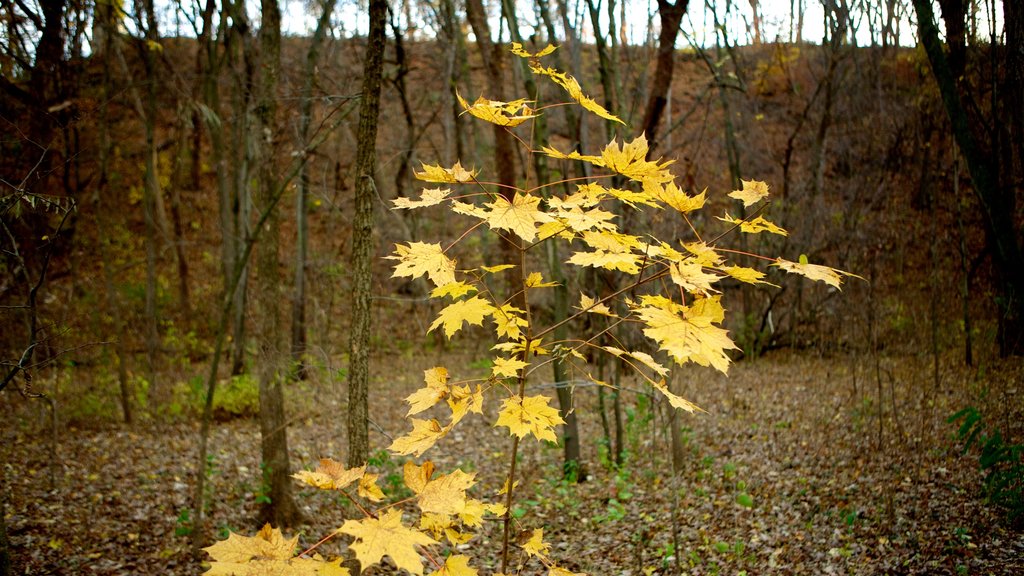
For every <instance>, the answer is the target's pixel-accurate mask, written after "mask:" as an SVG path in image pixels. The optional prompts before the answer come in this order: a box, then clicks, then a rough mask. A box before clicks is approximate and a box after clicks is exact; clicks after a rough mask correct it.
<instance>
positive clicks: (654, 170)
mask: <svg viewBox="0 0 1024 576" xmlns="http://www.w3.org/2000/svg"><path fill="white" fill-rule="evenodd" d="M601 159H602V160H603V161H604V165H605V167H606V168H608V169H609V170H612V171H615V172H618V173H619V174H622V175H623V176H625V177H626V178H629V179H630V180H636V181H637V182H643V183H645V184H647V185H649V184H655V183H657V184H661V183H666V182H671V181H672V173H671V172H669V171H668V170H666V169H665V168H666V167H667V166H668V165H669V164H671V163H672V161H671V160H670V161H667V162H662V163H661V164H659V163H658V162H656V161H655V162H652V161H649V160H647V138H646V137H645V136H644V135H643V134H641V135H639V136H637V137H636V138H634V139H633V141H632V142H628V143H626V142H623V144H622V146H621V147H620V146H619V144H618V142H616V141H615V140H612V141H611V142H610V143H609V144H608V145H607V146H605V147H604V150H602V151H601Z"/></svg>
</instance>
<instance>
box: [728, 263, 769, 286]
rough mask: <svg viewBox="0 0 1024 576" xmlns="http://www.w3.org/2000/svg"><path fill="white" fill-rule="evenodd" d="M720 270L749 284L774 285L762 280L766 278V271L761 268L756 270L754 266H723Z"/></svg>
mask: <svg viewBox="0 0 1024 576" xmlns="http://www.w3.org/2000/svg"><path fill="white" fill-rule="evenodd" d="M719 270H721V271H722V272H725V273H726V274H728V275H729V276H731V277H732V278H735V279H737V280H739V281H740V282H746V283H747V284H768V285H769V286H773V284H771V283H769V282H765V281H764V280H762V279H763V278H764V272H761V271H760V270H754V269H753V268H746V267H744V266H723V267H721V268H719Z"/></svg>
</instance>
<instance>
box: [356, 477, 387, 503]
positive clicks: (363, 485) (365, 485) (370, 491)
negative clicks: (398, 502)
mask: <svg viewBox="0 0 1024 576" xmlns="http://www.w3.org/2000/svg"><path fill="white" fill-rule="evenodd" d="M377 476H378V475H377V474H370V473H366V474H363V477H362V478H360V479H359V492H358V493H359V495H360V496H362V497H363V498H366V499H367V500H370V501H371V502H380V501H381V500H383V499H384V492H383V491H381V489H380V486H377Z"/></svg>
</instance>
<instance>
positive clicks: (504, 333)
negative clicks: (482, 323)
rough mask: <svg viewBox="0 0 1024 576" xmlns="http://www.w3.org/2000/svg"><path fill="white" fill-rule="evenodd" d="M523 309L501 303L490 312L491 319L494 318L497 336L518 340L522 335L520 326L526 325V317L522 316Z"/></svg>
mask: <svg viewBox="0 0 1024 576" xmlns="http://www.w3.org/2000/svg"><path fill="white" fill-rule="evenodd" d="M524 313H525V311H524V310H523V309H521V308H516V307H515V306H513V305H511V304H502V305H501V306H500V307H498V308H495V309H494V311H493V312H492V313H491V320H494V324H495V328H494V329H495V331H496V332H497V334H498V337H499V338H508V339H510V340H518V339H519V338H521V337H522V335H523V331H522V328H525V327H526V326H527V324H528V323H527V321H526V318H523V314H524Z"/></svg>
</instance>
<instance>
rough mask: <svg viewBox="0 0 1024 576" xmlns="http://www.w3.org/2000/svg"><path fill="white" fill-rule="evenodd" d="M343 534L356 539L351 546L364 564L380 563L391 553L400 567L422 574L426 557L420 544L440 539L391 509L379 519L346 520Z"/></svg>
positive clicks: (393, 559)
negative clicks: (419, 548)
mask: <svg viewBox="0 0 1024 576" xmlns="http://www.w3.org/2000/svg"><path fill="white" fill-rule="evenodd" d="M338 532H339V533H340V534H347V535H349V536H352V537H354V538H355V542H353V543H352V544H351V545H350V546H349V549H351V550H352V551H353V552H355V553H356V558H357V559H358V560H359V563H360V564H362V565H363V566H370V565H371V564H377V563H378V562H380V560H381V558H383V557H384V556H389V557H390V558H391V560H392V561H393V562H394V563H395V565H396V566H398V567H399V568H400V569H404V570H408V571H409V572H410V573H412V574H417V575H420V576H422V574H423V560H421V559H420V554H419V552H417V551H416V547H417V546H430V545H431V544H437V543H438V542H437V541H436V540H434V539H433V538H431V537H430V536H427V535H426V534H424V533H423V532H420V531H419V530H416V529H414V528H409V527H407V526H405V525H404V524H402V512H401V511H400V510H395V509H390V510H387V511H385V512H383V513H381V515H380V517H379V518H364V519H362V520H346V521H345V524H343V525H342V526H341V528H339V529H338Z"/></svg>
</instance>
